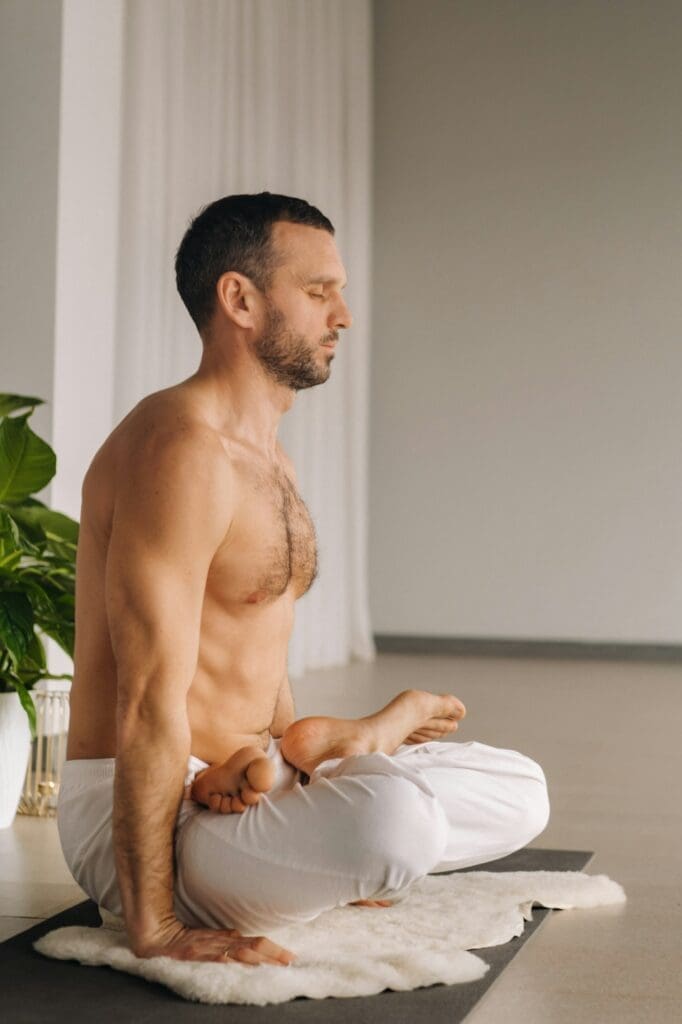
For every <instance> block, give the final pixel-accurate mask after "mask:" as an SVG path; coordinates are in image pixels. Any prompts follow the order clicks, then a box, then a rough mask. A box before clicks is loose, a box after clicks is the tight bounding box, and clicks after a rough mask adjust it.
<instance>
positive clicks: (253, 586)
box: [67, 383, 317, 764]
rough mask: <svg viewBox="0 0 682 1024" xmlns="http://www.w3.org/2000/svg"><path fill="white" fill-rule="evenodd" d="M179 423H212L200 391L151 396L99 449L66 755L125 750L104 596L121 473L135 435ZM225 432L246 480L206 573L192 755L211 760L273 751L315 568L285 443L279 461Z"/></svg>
mask: <svg viewBox="0 0 682 1024" xmlns="http://www.w3.org/2000/svg"><path fill="white" fill-rule="evenodd" d="M179 419H185V420H191V419H195V420H197V421H200V422H202V423H204V424H205V423H206V422H207V421H206V419H205V416H204V415H203V414H202V408H201V402H200V401H199V399H198V396H197V394H196V391H195V390H192V389H191V388H187V387H185V385H184V383H183V384H178V385H175V386H174V387H171V388H167V389H165V390H163V391H159V392H156V393H155V394H153V395H149V396H147V398H145V399H143V400H142V401H141V402H140V403H139V404H138V405H137V406H135V408H134V409H133V410H132V411H131V412H130V413H129V414H128V416H126V417H125V419H123V420H122V421H121V423H119V424H118V426H117V427H116V428H115V429H114V430H113V431H112V433H111V434H110V435H109V437H108V438H107V440H106V441H105V442H104V444H103V445H102V447H101V448H100V449H99V450H98V451H97V453H96V454H95V456H94V458H93V460H92V463H91V466H90V469H89V471H88V475H87V478H86V481H85V483H84V486H83V496H82V507H81V519H80V532H79V541H78V552H77V560H76V613H75V614H76V631H75V650H74V677H73V684H72V688H71V721H70V727H69V739H68V747H67V758H69V759H77V758H100V757H115V755H116V696H117V694H116V666H115V662H114V657H113V651H112V647H111V640H110V634H109V627H108V622H107V615H106V608H105V601H104V570H105V564H106V557H107V550H108V540H109V536H110V533H111V521H112V513H113V508H114V500H115V496H116V480H117V479H118V478H119V475H120V473H122V472H123V473H124V472H125V466H126V460H127V459H129V458H130V453H131V452H133V451H135V449H136V439H138V438H140V437H141V436H142V434H143V433H144V432H146V431H148V430H150V429H154V427H155V426H158V425H161V424H165V425H168V424H169V423H172V422H174V421H175V420H179ZM220 436H221V440H222V442H223V445H224V447H225V452H226V459H229V460H230V462H231V464H232V467H233V470H234V475H235V479H236V482H237V509H236V512H235V517H234V520H233V522H232V526H231V528H230V530H229V533H228V535H227V537H226V539H225V541H224V542H223V544H222V545H221V547H220V548H219V549H218V551H217V552H216V554H215V556H214V558H213V561H212V563H211V566H210V569H209V573H208V578H207V582H206V589H205V593H204V603H203V608H202V616H201V628H200V638H199V659H198V664H197V670H196V674H195V676H194V679H193V680H192V684H191V687H190V690H189V694H188V698H187V711H188V717H189V725H190V730H191V736H192V742H191V752H192V753H193V754H194V755H195V756H196V757H199V758H201V759H202V760H204V761H207V762H209V763H211V764H213V763H216V762H220V761H222V760H224V759H225V758H227V757H229V756H230V755H231V754H232V753H233V752H234V751H235V750H237V749H238V748H239V747H241V746H244V745H245V744H252V743H256V744H259V745H260V746H262V747H263V749H265V748H266V747H267V744H268V742H269V739H270V735H271V730H272V732H273V733H274V734H275V735H277V734H278V733H277V732H276V731H275V729H276V727H277V723H276V722H275V717H276V716H275V711H276V708H277V703H278V696H279V693H280V688H281V687H282V685H283V683H284V682H285V680H286V678H287V650H288V643H289V637H290V635H291V630H292V627H293V621H294V602H295V601H296V599H297V598H298V597H301V596H302V595H303V594H304V593H305V592H306V591H307V590H308V589H309V588H310V586H311V584H312V582H313V580H314V579H315V577H316V574H317V547H316V538H315V530H314V526H313V523H312V520H311V518H310V516H309V514H308V511H307V509H306V507H305V505H304V503H303V501H302V500H301V498H300V496H299V495H298V493H297V490H296V486H295V484H294V481H293V478H292V476H291V468H290V464H289V462H288V459H287V457H286V456H285V455H284V453H283V452H282V451H281V449H279V447H278V453H277V458H276V459H275V460H274V461H273V460H272V459H268V458H267V457H266V456H265V455H264V454H263V453H261V452H259V451H257V450H256V449H255V448H253V447H251V446H247V445H245V444H243V443H241V442H238V441H236V440H235V439H234V438H229V437H225V436H224V435H222V434H221V435H220ZM279 734H280V735H281V731H280V732H279Z"/></svg>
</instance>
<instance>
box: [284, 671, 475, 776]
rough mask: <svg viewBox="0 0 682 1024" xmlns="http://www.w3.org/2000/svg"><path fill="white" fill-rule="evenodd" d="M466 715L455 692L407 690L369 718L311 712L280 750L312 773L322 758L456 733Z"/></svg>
mask: <svg viewBox="0 0 682 1024" xmlns="http://www.w3.org/2000/svg"><path fill="white" fill-rule="evenodd" d="M465 715H466V708H465V707H464V704H462V702H461V701H460V700H458V698H457V697H454V696H453V695H452V694H450V693H443V694H435V693H428V692H427V691H425V690H405V691H403V693H399V694H398V696H397V697H394V698H393V700H392V701H390V702H389V703H388V704H387V705H386V707H384V708H382V709H381V711H377V712H376V713H375V714H373V715H368V716H367V717H366V718H357V719H346V718H329V717H326V716H322V715H319V716H311V717H309V718H301V719H299V720H298V721H297V722H294V723H293V724H292V725H290V726H289V728H288V729H287V730H286V732H285V733H284V735H283V736H282V742H281V745H280V750H281V752H282V755H283V757H284V758H285V759H286V760H287V761H288V762H289V763H290V764H292V765H294V767H296V768H298V769H299V770H301V771H304V772H306V773H307V774H308V775H311V774H312V773H313V771H314V770H315V768H316V767H317V766H318V765H319V764H321V763H322V762H323V761H327V760H331V759H334V758H342V757H351V756H352V755H353V754H368V753H374V752H376V751H383V752H384V753H386V754H392V753H393V752H394V751H395V750H397V748H398V747H399V746H400V745H401V743H420V742H424V741H426V740H432V739H438V738H439V737H441V736H444V735H446V734H447V733H449V732H454V730H455V729H456V728H457V723H458V721H459V720H460V719H462V718H464V716H465Z"/></svg>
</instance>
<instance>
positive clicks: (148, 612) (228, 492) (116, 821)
mask: <svg viewBox="0 0 682 1024" xmlns="http://www.w3.org/2000/svg"><path fill="white" fill-rule="evenodd" d="M141 447H142V450H141V451H139V450H138V451H137V452H135V453H134V454H133V455H132V457H131V458H130V460H129V462H128V463H127V464H126V466H125V468H124V472H123V473H122V474H121V479H120V481H118V490H117V496H116V505H115V509H114V517H113V523H112V532H111V537H110V541H109V550H108V553H107V563H106V573H105V601H106V609H107V617H108V621H109V630H110V635H111V643H112V648H113V653H114V658H115V661H116V673H117V687H118V690H117V695H118V696H117V718H116V726H117V747H116V774H115V778H114V809H113V837H114V854H115V860H116V870H117V878H118V883H119V889H120V893H121V901H122V905H123V916H124V919H125V922H126V927H127V930H128V935H129V938H130V940H131V944H132V947H133V950H134V951H135V952H136V953H137V955H143V951H144V949H145V947H146V946H147V944H148V943H149V942H150V941H151V940H152V939H154V938H155V937H157V936H158V935H159V934H163V933H164V932H165V931H172V930H173V928H174V927H175V925H176V924H177V922H176V920H175V916H174V912H173V828H174V823H175V819H176V816H177V811H178V808H179V804H180V801H181V798H182V792H183V782H184V775H185V771H186V765H187V758H188V756H189V753H190V742H191V737H190V729H189V722H188V718H187V707H186V704H187V693H188V691H189V688H190V685H191V683H192V679H193V677H194V674H195V671H196V665H197V660H198V652H199V632H200V621H201V610H202V605H203V596H204V590H205V585H206V577H207V575H208V568H209V565H210V562H211V560H212V558H213V555H214V553H215V551H216V550H217V548H218V547H219V546H220V543H221V541H222V539H223V538H224V536H225V534H226V533H227V530H228V529H229V526H230V522H231V519H232V514H233V503H234V494H233V490H234V489H233V484H232V478H231V467H230V463H229V461H228V460H227V458H226V456H225V452H224V449H223V448H222V445H221V444H220V441H219V439H218V438H217V437H215V435H214V434H213V433H212V432H210V431H208V430H204V429H203V428H194V427H193V428H191V429H190V430H176V431H175V432H173V433H170V432H166V433H165V434H164V435H162V436H160V435H159V434H158V433H157V434H156V435H154V434H152V435H151V436H150V437H148V438H147V439H146V440H145V441H144V442H143V445H142V446H141Z"/></svg>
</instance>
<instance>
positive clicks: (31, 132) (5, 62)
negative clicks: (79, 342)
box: [0, 0, 62, 501]
mask: <svg viewBox="0 0 682 1024" xmlns="http://www.w3.org/2000/svg"><path fill="white" fill-rule="evenodd" d="M61 21H62V5H61V2H60V0H2V3H1V4H0V96H1V97H2V102H0V152H2V188H0V238H2V245H1V246H0V309H1V310H2V339H1V340H0V348H1V350H2V364H1V365H2V376H1V379H0V390H1V391H3V392H9V393H12V394H19V395H30V396H34V397H37V398H42V399H43V400H44V401H45V403H46V404H45V405H42V406H38V407H37V409H36V410H35V412H34V413H33V415H32V416H31V419H30V421H29V422H30V425H31V428H32V429H33V430H34V431H35V432H36V433H37V434H39V435H40V436H41V437H43V438H45V440H46V441H48V442H50V441H51V438H52V408H53V406H52V387H53V372H54V306H55V273H56V249H55V246H56V232H57V163H58V158H59V79H60V72H61V46H60V38H61ZM39 497H40V499H41V500H43V501H49V485H48V488H46V489H44V490H43V491H41V492H40V494H39Z"/></svg>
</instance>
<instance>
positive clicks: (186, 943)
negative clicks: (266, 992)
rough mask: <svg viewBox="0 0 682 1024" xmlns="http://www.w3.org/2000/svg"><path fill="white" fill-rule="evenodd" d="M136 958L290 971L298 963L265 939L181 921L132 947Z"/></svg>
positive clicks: (293, 954)
mask: <svg viewBox="0 0 682 1024" xmlns="http://www.w3.org/2000/svg"><path fill="white" fill-rule="evenodd" d="M133 952H134V953H135V955H136V956H139V957H143V958H145V959H147V958H149V957H152V956H168V957H170V958H171V959H172V960H214V961H215V960H217V961H219V962H220V963H239V964H249V965H252V966H258V965H259V964H275V965H277V966H279V967H288V966H289V964H290V963H292V961H294V960H295V959H296V954H295V953H291V952H290V951H289V950H288V949H284V947H283V946H278V945H277V943H276V942H272V940H271V939H266V938H265V936H264V935H242V934H241V932H239V931H237V929H236V928H231V929H230V928H228V929H214V928H188V927H186V926H185V925H183V924H182V923H181V922H180V921H174V922H172V923H171V924H169V925H167V926H166V927H165V928H164V929H163V932H159V933H157V935H155V936H153V937H151V938H148V939H146V941H143V942H138V943H134V944H133Z"/></svg>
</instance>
